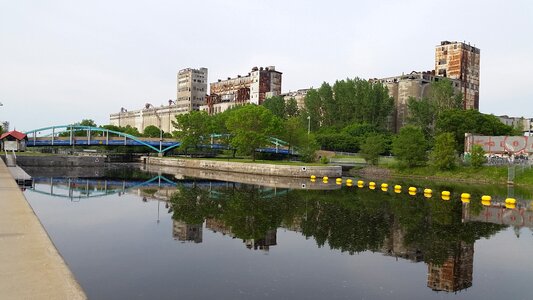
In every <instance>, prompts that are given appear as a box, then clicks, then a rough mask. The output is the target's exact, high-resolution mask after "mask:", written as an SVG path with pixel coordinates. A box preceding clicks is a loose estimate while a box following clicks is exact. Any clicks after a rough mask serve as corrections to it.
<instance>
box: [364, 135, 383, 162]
mask: <svg viewBox="0 0 533 300" xmlns="http://www.w3.org/2000/svg"><path fill="white" fill-rule="evenodd" d="M385 145H386V140H385V138H384V137H383V135H381V134H372V135H369V136H368V137H367V138H366V139H365V141H364V142H363V143H362V144H361V151H360V152H361V154H362V156H363V158H364V159H365V160H366V161H367V162H368V163H370V164H372V165H377V164H378V162H379V155H380V154H382V153H383V152H385Z"/></svg>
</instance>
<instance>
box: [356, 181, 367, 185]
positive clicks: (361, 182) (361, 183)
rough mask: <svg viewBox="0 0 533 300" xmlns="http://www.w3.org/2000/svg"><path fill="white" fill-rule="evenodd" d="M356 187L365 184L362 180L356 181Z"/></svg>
mask: <svg viewBox="0 0 533 300" xmlns="http://www.w3.org/2000/svg"><path fill="white" fill-rule="evenodd" d="M357 185H365V182H364V181H362V180H358V181H357Z"/></svg>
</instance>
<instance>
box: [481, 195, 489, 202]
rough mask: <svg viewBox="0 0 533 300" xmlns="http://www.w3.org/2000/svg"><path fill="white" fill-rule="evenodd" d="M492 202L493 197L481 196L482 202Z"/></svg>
mask: <svg viewBox="0 0 533 300" xmlns="http://www.w3.org/2000/svg"><path fill="white" fill-rule="evenodd" d="M490 200H492V197H491V196H487V195H483V196H481V201H488V202H490Z"/></svg>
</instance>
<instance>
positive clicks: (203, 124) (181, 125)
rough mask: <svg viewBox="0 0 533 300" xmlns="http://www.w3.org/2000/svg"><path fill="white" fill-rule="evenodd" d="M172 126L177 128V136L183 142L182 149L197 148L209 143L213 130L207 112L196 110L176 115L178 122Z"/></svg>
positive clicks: (174, 122) (173, 122)
mask: <svg viewBox="0 0 533 300" xmlns="http://www.w3.org/2000/svg"><path fill="white" fill-rule="evenodd" d="M172 126H174V128H176V131H175V135H176V137H177V138H178V139H179V140H180V142H181V145H180V148H181V149H188V148H196V147H198V146H199V145H201V144H205V143H206V142H209V135H210V134H211V133H212V129H213V127H212V125H211V118H210V117H209V115H208V114H207V112H205V111H196V110H193V111H191V112H189V113H186V114H180V115H176V121H172Z"/></svg>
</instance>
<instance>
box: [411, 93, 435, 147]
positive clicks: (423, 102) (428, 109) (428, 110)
mask: <svg viewBox="0 0 533 300" xmlns="http://www.w3.org/2000/svg"><path fill="white" fill-rule="evenodd" d="M407 109H408V111H409V116H408V118H407V122H408V123H409V124H412V125H415V126H418V127H420V128H422V130H423V131H424V134H425V135H426V138H430V137H432V136H433V135H434V132H435V117H436V114H437V107H436V105H435V103H434V102H433V101H431V100H430V99H428V98H423V99H417V98H414V97H409V99H408V100H407Z"/></svg>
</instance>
